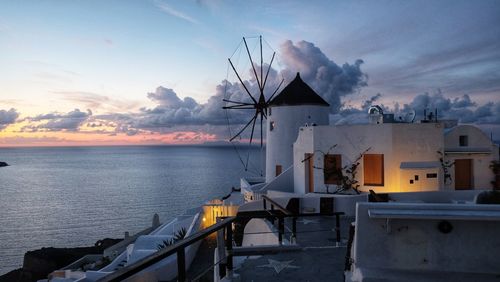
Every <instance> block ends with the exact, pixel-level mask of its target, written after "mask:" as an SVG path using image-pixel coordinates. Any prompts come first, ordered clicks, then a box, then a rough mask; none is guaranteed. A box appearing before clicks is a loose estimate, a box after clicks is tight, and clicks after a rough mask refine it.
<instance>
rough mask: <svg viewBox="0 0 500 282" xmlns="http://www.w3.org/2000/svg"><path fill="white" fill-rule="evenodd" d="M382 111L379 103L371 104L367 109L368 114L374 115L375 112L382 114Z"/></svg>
mask: <svg viewBox="0 0 500 282" xmlns="http://www.w3.org/2000/svg"><path fill="white" fill-rule="evenodd" d="M383 113H384V110H382V108H381V107H380V106H379V105H374V106H371V107H370V108H369V109H368V114H369V115H375V114H379V115H381V114H383Z"/></svg>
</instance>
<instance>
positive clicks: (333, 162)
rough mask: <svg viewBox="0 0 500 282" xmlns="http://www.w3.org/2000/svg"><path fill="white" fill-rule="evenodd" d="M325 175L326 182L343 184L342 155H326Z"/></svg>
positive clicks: (324, 162)
mask: <svg viewBox="0 0 500 282" xmlns="http://www.w3.org/2000/svg"><path fill="white" fill-rule="evenodd" d="M323 175H324V179H325V184H336V185H340V184H341V181H340V180H341V177H342V156H341V155H331V154H328V155H325V157H324V159H323Z"/></svg>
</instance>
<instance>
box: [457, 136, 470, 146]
mask: <svg viewBox="0 0 500 282" xmlns="http://www.w3.org/2000/svg"><path fill="white" fill-rule="evenodd" d="M459 142H460V147H465V146H469V136H467V135H460V137H459Z"/></svg>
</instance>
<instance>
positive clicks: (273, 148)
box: [266, 73, 330, 183]
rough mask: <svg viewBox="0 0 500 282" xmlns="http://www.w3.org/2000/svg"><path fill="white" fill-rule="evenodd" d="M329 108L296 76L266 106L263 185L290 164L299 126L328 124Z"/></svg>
mask: <svg viewBox="0 0 500 282" xmlns="http://www.w3.org/2000/svg"><path fill="white" fill-rule="evenodd" d="M329 107H330V105H329V104H328V103H327V102H326V101H325V100H323V98H321V97H320V96H319V95H318V94H316V92H314V90H312V89H311V87H309V86H308V85H307V84H306V83H305V82H304V81H303V80H302V79H301V78H300V75H299V73H297V76H296V77H295V79H294V80H293V81H292V82H290V84H288V85H287V86H286V87H285V88H284V89H283V90H282V91H281V92H280V94H279V95H278V96H276V97H275V98H274V99H273V100H272V101H271V103H270V104H269V110H268V118H267V129H266V182H267V183H269V182H271V181H272V180H273V179H274V178H275V177H276V176H278V175H280V174H281V173H282V172H283V171H284V170H286V169H289V168H290V167H291V166H292V164H293V154H292V152H293V143H294V142H295V140H297V134H298V132H299V128H300V127H302V126H312V125H328V112H329Z"/></svg>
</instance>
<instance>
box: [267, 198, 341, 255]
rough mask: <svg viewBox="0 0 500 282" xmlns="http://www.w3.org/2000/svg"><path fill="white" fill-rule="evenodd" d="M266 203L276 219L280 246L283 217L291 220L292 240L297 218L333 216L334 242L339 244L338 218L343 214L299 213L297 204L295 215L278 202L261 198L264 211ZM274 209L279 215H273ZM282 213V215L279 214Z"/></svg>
mask: <svg viewBox="0 0 500 282" xmlns="http://www.w3.org/2000/svg"><path fill="white" fill-rule="evenodd" d="M290 200H292V201H293V200H296V201H298V198H291V199H290ZM267 202H269V204H270V207H271V211H270V213H271V214H272V215H273V216H275V217H277V218H278V240H279V243H280V245H281V244H282V241H283V234H284V232H285V225H284V218H285V217H291V218H292V238H296V237H297V218H298V217H306V216H307V217H309V216H335V233H336V237H337V238H336V241H337V245H339V244H340V216H341V215H344V214H345V213H344V212H333V211H332V212H326V213H321V212H320V213H299V212H298V210H299V207H298V204H297V211H295V213H293V212H291V211H289V210H288V209H287V208H285V207H283V206H281V205H280V204H279V203H278V202H276V201H275V200H273V199H271V198H269V197H268V196H262V203H263V207H264V210H267ZM275 208H276V209H277V211H279V213H277V214H276V213H275ZM280 213H282V214H280ZM271 222H272V223H273V224H274V220H271Z"/></svg>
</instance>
